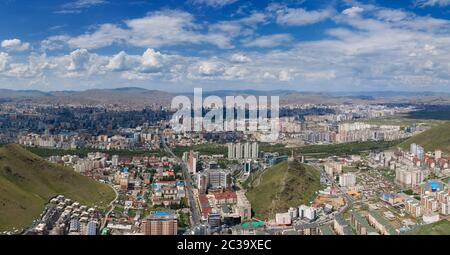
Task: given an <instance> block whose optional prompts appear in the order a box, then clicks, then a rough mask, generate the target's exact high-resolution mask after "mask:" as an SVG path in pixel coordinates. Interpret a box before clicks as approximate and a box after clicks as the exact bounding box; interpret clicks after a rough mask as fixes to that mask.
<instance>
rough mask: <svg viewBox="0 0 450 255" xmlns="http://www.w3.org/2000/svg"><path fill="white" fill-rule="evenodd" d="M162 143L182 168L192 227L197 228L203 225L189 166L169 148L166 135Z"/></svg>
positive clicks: (162, 138) (162, 136)
mask: <svg viewBox="0 0 450 255" xmlns="http://www.w3.org/2000/svg"><path fill="white" fill-rule="evenodd" d="M161 142H162V145H163V148H164V150H165V151H166V152H167V153H169V154H170V155H171V156H172V157H173V158H175V159H176V160H177V161H178V163H179V164H180V166H181V169H182V171H183V176H184V180H185V188H186V194H187V196H188V202H189V208H190V209H191V227H192V228H193V227H195V226H197V225H200V224H201V217H200V211H199V209H198V206H197V199H195V196H194V192H193V188H192V178H191V174H190V173H189V170H188V168H187V165H186V163H185V162H183V160H181V159H180V158H179V157H178V156H176V155H175V154H174V153H173V152H172V150H171V149H170V148H169V147H168V146H167V144H166V139H165V137H164V135H161Z"/></svg>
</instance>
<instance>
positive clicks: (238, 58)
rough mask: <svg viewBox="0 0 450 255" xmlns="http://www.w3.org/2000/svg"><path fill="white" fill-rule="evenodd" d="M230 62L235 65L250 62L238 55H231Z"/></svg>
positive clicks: (248, 59) (247, 58)
mask: <svg viewBox="0 0 450 255" xmlns="http://www.w3.org/2000/svg"><path fill="white" fill-rule="evenodd" d="M230 60H231V61H232V62H236V63H247V62H251V61H252V60H251V59H250V58H249V57H247V56H246V55H244V54H240V53H235V54H233V55H231V57H230Z"/></svg>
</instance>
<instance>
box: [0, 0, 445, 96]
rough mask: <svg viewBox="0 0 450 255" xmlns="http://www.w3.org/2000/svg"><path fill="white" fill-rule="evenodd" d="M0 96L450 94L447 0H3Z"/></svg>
mask: <svg viewBox="0 0 450 255" xmlns="http://www.w3.org/2000/svg"><path fill="white" fill-rule="evenodd" d="M0 6H1V8H0V14H1V15H2V16H3V17H5V18H4V19H2V21H1V22H0V31H1V34H2V36H1V37H0V43H1V44H0V45H1V46H0V82H1V84H2V85H0V88H2V89H19V90H29V89H37V90H42V91H61V90H76V91H78V90H88V89H104V88H121V87H141V88H146V89H150V90H153V89H156V90H164V91H169V92H190V91H192V89H193V88H194V87H202V88H203V89H204V90H205V91H214V90H223V89H233V90H243V89H254V90H271V89H274V88H276V89H283V90H294V91H318V92H320V91H326V92H333V91H334V92H336V91H361V92H364V91H386V90H395V91H423V90H425V91H435V92H438V91H445V92H449V91H450V87H449V85H450V81H449V73H450V72H449V71H450V66H449V64H448V63H447V61H446V60H447V59H449V57H450V56H449V55H448V54H449V52H450V30H449V29H448V27H449V24H450V20H449V17H450V2H449V1H446V0H441V1H435V0H411V1H395V2H392V1H351V0H345V1H332V2H331V3H330V2H329V1H279V2H272V1H258V2H257V3H256V2H251V1H243V0H227V1H218V0H190V1H185V2H180V1H152V2H148V1H134V2H128V1H126V2H125V1H103V0H78V1H58V3H56V4H55V2H54V1H51V2H50V1H40V3H39V4H38V5H36V4H31V3H28V2H26V1H1V2H0Z"/></svg>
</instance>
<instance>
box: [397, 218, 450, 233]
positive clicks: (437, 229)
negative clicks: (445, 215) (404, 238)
mask: <svg viewBox="0 0 450 255" xmlns="http://www.w3.org/2000/svg"><path fill="white" fill-rule="evenodd" d="M405 234H406V235H450V221H448V220H441V221H438V222H436V223H433V224H428V225H425V226H421V227H418V228H416V229H413V230H411V231H409V232H406V233H405Z"/></svg>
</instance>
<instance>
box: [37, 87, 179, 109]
mask: <svg viewBox="0 0 450 255" xmlns="http://www.w3.org/2000/svg"><path fill="white" fill-rule="evenodd" d="M50 94H51V95H48V96H43V97H40V98H36V99H34V101H36V102H39V103H50V104H51V103H57V104H79V105H96V104H100V105H125V106H130V107H144V106H167V105H169V104H170V102H171V100H172V98H173V96H174V95H172V94H170V93H167V92H163V91H159V90H147V89H143V88H119V89H90V90H85V91H77V92H73V91H72V92H64V91H63V92H50Z"/></svg>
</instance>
